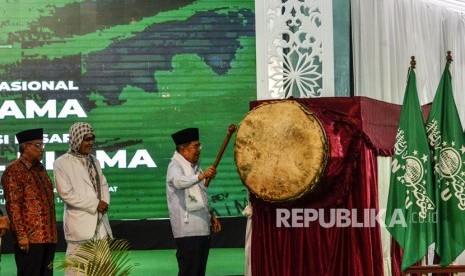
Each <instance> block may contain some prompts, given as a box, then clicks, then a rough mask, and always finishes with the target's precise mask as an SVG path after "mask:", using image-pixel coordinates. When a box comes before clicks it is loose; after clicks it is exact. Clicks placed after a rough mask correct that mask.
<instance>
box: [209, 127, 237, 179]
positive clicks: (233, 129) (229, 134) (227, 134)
mask: <svg viewBox="0 0 465 276" xmlns="http://www.w3.org/2000/svg"><path fill="white" fill-rule="evenodd" d="M235 131H236V126H235V125H234V124H230V125H229V127H228V133H226V137H225V138H224V141H223V144H222V145H221V148H220V151H219V152H218V155H217V156H216V159H215V162H213V168H215V169H216V167H218V164H219V163H220V160H221V157H222V156H223V153H224V150H225V149H226V146H227V145H228V143H229V140H230V139H231V136H232V135H233V133H234V132H235ZM210 181H211V178H207V180H205V187H208V185H210Z"/></svg>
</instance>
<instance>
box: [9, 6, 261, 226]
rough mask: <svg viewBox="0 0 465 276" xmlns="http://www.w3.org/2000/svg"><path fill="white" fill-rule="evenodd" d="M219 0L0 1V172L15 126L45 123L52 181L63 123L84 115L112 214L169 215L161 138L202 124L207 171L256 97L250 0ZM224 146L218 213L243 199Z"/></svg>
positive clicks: (167, 149) (63, 143)
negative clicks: (231, 128)
mask: <svg viewBox="0 0 465 276" xmlns="http://www.w3.org/2000/svg"><path fill="white" fill-rule="evenodd" d="M223 2H224V1H215V0H199V1H180V0H178V1H171V0H170V1H147V0H118V1H117V0H103V1H101V0H97V1H94V0H91V1H72V0H68V1H65V0H59V1H45V0H27V1H26V0H0V3H1V4H0V5H1V7H2V8H1V10H0V14H1V16H0V97H1V98H0V124H1V128H0V151H1V152H0V172H1V171H3V170H4V168H5V166H7V165H8V163H9V162H11V161H13V160H14V159H15V158H16V157H17V145H16V144H15V141H14V134H15V133H16V132H18V131H21V130H24V129H28V128H35V127H43V128H44V132H45V133H46V134H47V138H46V139H45V142H46V148H45V150H46V156H45V158H44V160H43V162H44V164H45V165H46V167H47V170H48V172H49V173H50V176H51V177H52V178H53V170H52V168H53V161H54V160H55V158H57V157H58V156H60V155H61V154H63V153H64V152H65V151H66V150H67V149H68V143H67V133H68V130H69V127H70V126H71V125H72V124H73V123H75V122H78V121H84V122H89V123H91V124H92V125H93V127H94V129H95V134H96V137H97V144H96V148H95V152H94V154H95V155H96V156H97V158H98V159H99V160H100V162H101V164H102V166H103V168H104V169H103V172H104V174H105V176H106V177H107V180H108V182H109V184H110V190H111V209H110V212H109V215H110V219H112V220H123V219H148V218H165V217H167V216H168V214H167V206H166V193H165V176H166V167H167V165H168V163H169V161H170V158H171V156H172V155H173V152H174V144H173V142H172V140H171V137H170V134H172V133H174V132H175V131H177V130H179V129H181V128H185V127H199V128H200V140H201V142H202V145H203V147H202V157H201V163H202V167H206V166H208V165H211V164H212V163H213V161H214V159H215V157H216V155H217V152H218V150H219V148H220V146H221V144H222V143H223V140H224V137H225V135H226V132H227V129H228V126H229V125H230V124H231V123H234V124H236V125H237V124H239V123H240V121H241V120H242V118H243V117H244V116H245V115H246V113H247V111H248V110H249V102H250V101H252V100H255V95H256V83H255V82H256V76H255V25H254V20H255V19H254V10H253V7H254V1H253V0H237V1H227V2H226V3H224V4H223ZM233 144H234V136H233V138H232V140H231V142H230V144H229V146H228V148H227V149H226V151H225V153H224V155H223V159H222V161H221V163H220V165H219V167H218V176H217V178H216V179H215V180H213V181H212V183H211V185H210V187H209V196H210V203H211V207H212V208H213V209H214V211H215V212H216V214H217V215H219V216H236V215H240V213H241V211H242V209H243V208H244V207H245V205H246V202H247V194H246V189H245V187H244V186H243V185H242V183H241V181H240V179H239V176H238V173H237V170H236V167H235V164H234V156H233V155H234V153H233ZM2 195H3V191H2V190H0V207H2V208H3V207H4V206H3V205H4V204H5V201H4V199H3V197H2ZM56 202H57V204H56V206H57V216H58V219H59V220H61V219H62V209H63V205H62V203H61V202H60V201H59V199H58V198H57V201H56Z"/></svg>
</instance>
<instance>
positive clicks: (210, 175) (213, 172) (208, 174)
mask: <svg viewBox="0 0 465 276" xmlns="http://www.w3.org/2000/svg"><path fill="white" fill-rule="evenodd" d="M215 176H216V169H215V168H214V167H208V168H207V169H206V170H205V171H204V172H203V173H201V174H199V181H202V180H203V179H205V178H215Z"/></svg>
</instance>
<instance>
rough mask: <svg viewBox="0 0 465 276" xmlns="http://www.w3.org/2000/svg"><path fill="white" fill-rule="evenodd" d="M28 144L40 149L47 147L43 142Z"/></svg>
mask: <svg viewBox="0 0 465 276" xmlns="http://www.w3.org/2000/svg"><path fill="white" fill-rule="evenodd" d="M28 145H32V146H34V147H36V148H38V149H40V150H43V149H44V148H45V144H41V143H28Z"/></svg>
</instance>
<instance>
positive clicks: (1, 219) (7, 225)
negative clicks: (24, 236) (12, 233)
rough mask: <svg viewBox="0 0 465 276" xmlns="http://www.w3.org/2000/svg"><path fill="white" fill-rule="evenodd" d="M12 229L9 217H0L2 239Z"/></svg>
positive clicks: (0, 235)
mask: <svg viewBox="0 0 465 276" xmlns="http://www.w3.org/2000/svg"><path fill="white" fill-rule="evenodd" d="M8 228H10V223H9V222H8V218H7V217H0V238H1V237H3V236H5V234H6V232H7V231H8Z"/></svg>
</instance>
